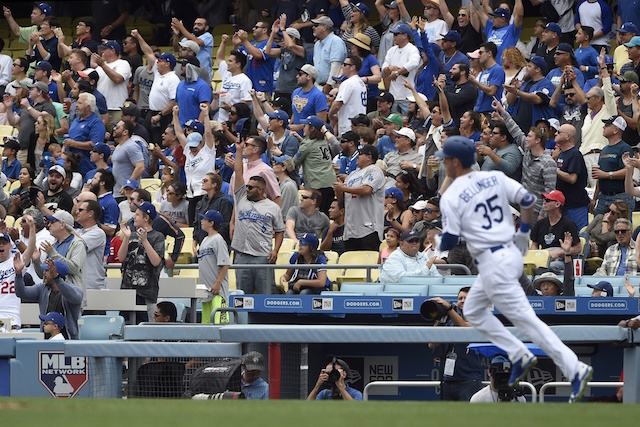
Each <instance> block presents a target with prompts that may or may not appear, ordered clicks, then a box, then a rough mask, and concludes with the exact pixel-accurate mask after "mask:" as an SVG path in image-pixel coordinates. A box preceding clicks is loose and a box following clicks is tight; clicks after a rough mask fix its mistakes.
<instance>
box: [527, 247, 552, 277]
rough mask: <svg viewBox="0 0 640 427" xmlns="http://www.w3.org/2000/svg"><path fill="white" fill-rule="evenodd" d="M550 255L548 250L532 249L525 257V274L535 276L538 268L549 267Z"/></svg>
mask: <svg viewBox="0 0 640 427" xmlns="http://www.w3.org/2000/svg"><path fill="white" fill-rule="evenodd" d="M549 260H550V255H549V251H548V250H546V249H530V250H529V252H528V253H527V255H525V256H524V257H523V262H524V272H525V274H528V275H534V274H535V270H536V268H538V267H544V268H548V267H549Z"/></svg>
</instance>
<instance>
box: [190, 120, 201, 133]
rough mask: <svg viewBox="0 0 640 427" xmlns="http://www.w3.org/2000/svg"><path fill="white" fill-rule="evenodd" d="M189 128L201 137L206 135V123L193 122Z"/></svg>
mask: <svg viewBox="0 0 640 427" xmlns="http://www.w3.org/2000/svg"><path fill="white" fill-rule="evenodd" d="M189 128H190V129H191V130H194V131H196V132H198V133H199V134H200V135H204V123H202V122H201V121H198V120H191V123H189Z"/></svg>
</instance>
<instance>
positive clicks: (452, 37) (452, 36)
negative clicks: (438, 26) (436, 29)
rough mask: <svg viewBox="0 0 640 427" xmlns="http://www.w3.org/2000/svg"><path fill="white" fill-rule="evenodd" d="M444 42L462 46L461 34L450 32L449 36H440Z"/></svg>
mask: <svg viewBox="0 0 640 427" xmlns="http://www.w3.org/2000/svg"><path fill="white" fill-rule="evenodd" d="M440 35H441V36H442V38H443V39H444V40H449V41H452V42H456V45H458V44H460V42H461V41H462V38H461V37H460V33H458V32H457V31H456V30H449V31H448V32H447V34H440Z"/></svg>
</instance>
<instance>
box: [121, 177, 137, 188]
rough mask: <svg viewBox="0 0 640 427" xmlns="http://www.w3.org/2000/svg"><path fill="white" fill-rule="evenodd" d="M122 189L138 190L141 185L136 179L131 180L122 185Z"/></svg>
mask: <svg viewBox="0 0 640 427" xmlns="http://www.w3.org/2000/svg"><path fill="white" fill-rule="evenodd" d="M122 188H132V189H134V190H135V189H136V188H140V184H139V183H138V181H136V180H135V179H131V178H130V179H128V180H126V181H125V182H124V184H122Z"/></svg>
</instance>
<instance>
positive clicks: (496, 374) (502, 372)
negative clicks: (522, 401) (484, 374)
mask: <svg viewBox="0 0 640 427" xmlns="http://www.w3.org/2000/svg"><path fill="white" fill-rule="evenodd" d="M489 372H490V373H491V377H492V378H493V387H494V388H495V390H497V392H498V400H499V401H500V402H517V401H518V400H517V399H518V397H520V396H522V395H523V394H522V391H521V390H520V388H519V387H509V378H510V377H511V362H509V361H508V360H507V359H506V358H505V357H503V356H497V357H494V358H493V359H492V360H491V365H490V366H489Z"/></svg>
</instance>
